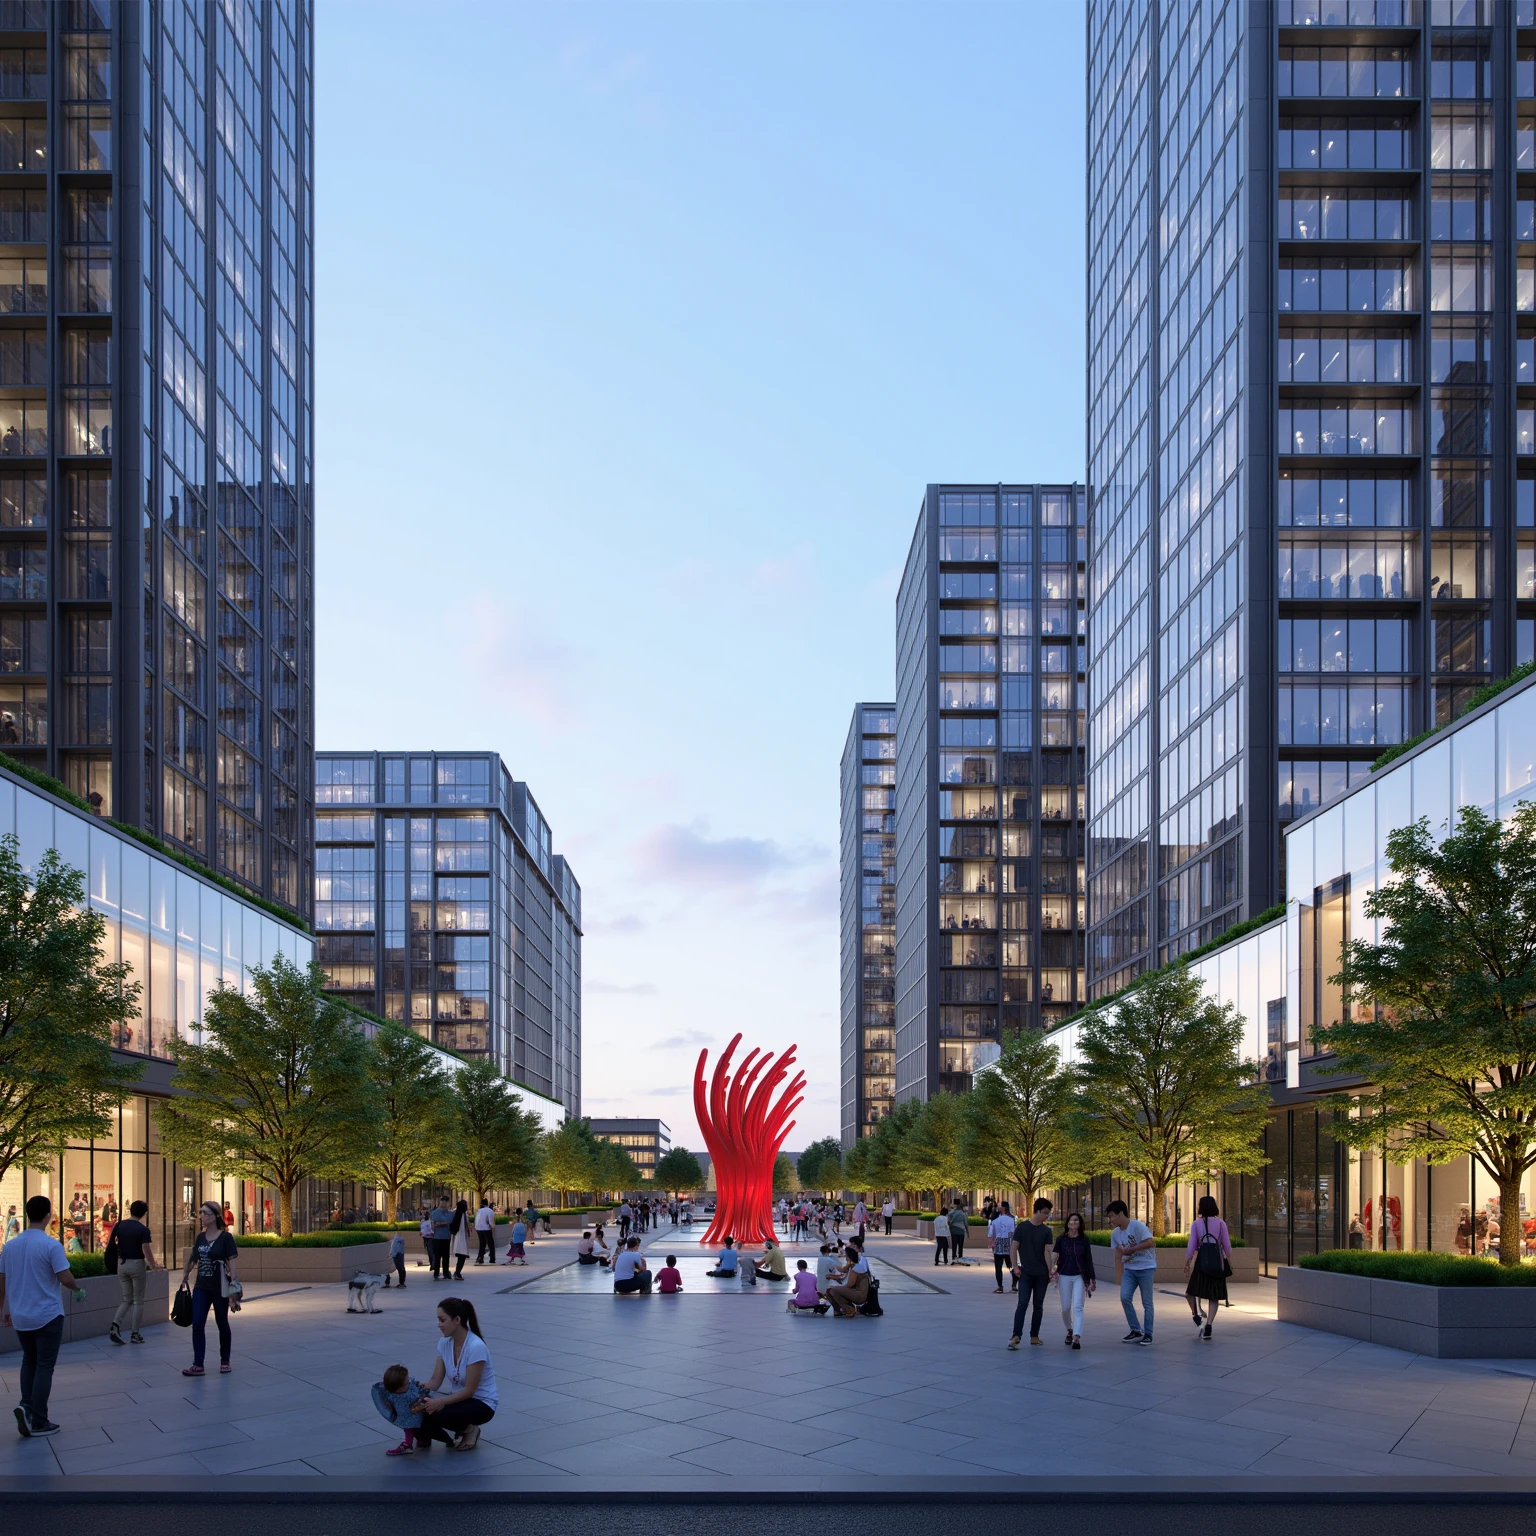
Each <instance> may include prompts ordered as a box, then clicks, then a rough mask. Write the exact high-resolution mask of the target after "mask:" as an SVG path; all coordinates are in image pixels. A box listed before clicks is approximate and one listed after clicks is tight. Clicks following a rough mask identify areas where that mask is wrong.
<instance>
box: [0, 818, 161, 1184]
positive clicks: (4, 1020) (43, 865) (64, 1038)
mask: <svg viewBox="0 0 1536 1536" xmlns="http://www.w3.org/2000/svg"><path fill="white" fill-rule="evenodd" d="M105 934H106V921H105V919H104V918H103V917H102V915H101V914H100V913H99V912H93V911H91V910H90V908H89V907H88V906H87V905H86V897H85V877H84V875H82V874H81V873H80V871H79V870H77V869H70V868H69V867H68V866H66V865H65V864H63V863H62V862H61V861H60V859H59V855H58V852H57V851H56V850H55V849H52V848H50V849H49V850H48V851H47V852H46V853H45V854H44V855H43V856H42V858H41V859H40V860H38V865H37V871H36V876H35V879H33V880H29V879H28V878H27V874H26V871H25V870H23V869H22V867H21V860H20V857H19V856H18V853H17V843H16V839H15V838H14V837H12V836H9V835H7V836H6V837H3V838H0V1178H3V1177H4V1176H5V1174H6V1173H7V1172H8V1171H9V1170H10V1169H11V1168H13V1167H17V1168H37V1169H44V1168H48V1167H52V1166H54V1165H55V1164H56V1162H57V1158H58V1152H59V1148H60V1147H61V1146H62V1145H63V1144H64V1143H65V1142H66V1141H86V1140H88V1139H89V1138H90V1137H92V1136H106V1135H107V1134H108V1133H109V1131H110V1129H111V1122H110V1119H109V1115H110V1112H111V1110H113V1109H114V1108H115V1107H116V1105H117V1103H118V1100H119V1098H120V1097H121V1095H122V1093H123V1091H124V1090H125V1089H126V1088H128V1087H130V1086H131V1085H132V1083H133V1082H134V1081H135V1080H136V1079H137V1078H138V1076H139V1073H140V1071H142V1070H143V1069H142V1068H138V1067H127V1066H120V1065H118V1064H117V1063H115V1062H114V1061H113V1060H112V1043H113V1041H114V1040H115V1039H117V1038H118V1035H119V1032H120V1031H121V1030H123V1029H124V1028H125V1027H126V1026H127V1025H128V1023H129V1022H130V1021H131V1020H132V1019H133V1018H134V1017H135V1015H136V1014H137V1013H138V1011H139V1010H138V1004H139V992H140V987H139V984H138V982H130V981H129V980H128V967H127V966H126V965H122V964H112V965H108V964H107V963H106V962H104V961H103V960H102V958H101V946H102V941H103V939H104V937H105Z"/></svg>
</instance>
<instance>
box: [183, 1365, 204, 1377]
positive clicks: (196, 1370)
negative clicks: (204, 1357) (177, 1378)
mask: <svg viewBox="0 0 1536 1536" xmlns="http://www.w3.org/2000/svg"><path fill="white" fill-rule="evenodd" d="M181 1374H182V1375H183V1376H201V1375H203V1368H202V1366H200V1365H189V1366H187V1367H186V1368H185V1369H184V1370H183V1371H182V1373H181Z"/></svg>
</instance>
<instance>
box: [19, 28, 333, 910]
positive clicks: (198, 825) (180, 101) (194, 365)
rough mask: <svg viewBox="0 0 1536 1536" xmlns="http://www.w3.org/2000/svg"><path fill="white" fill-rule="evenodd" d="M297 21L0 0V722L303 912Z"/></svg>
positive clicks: (308, 588)
mask: <svg viewBox="0 0 1536 1536" xmlns="http://www.w3.org/2000/svg"><path fill="white" fill-rule="evenodd" d="M312 23H313V18H312V8H311V6H310V5H309V4H308V3H306V0H227V3H220V4H216V5H215V4H205V3H199V0H145V3H143V4H137V5H120V4H111V3H108V0H57V3H51V4H50V3H40V0H5V3H4V4H0V171H3V172H4V176H3V180H4V186H3V187H0V750H3V751H5V752H7V753H10V754H12V755H14V756H15V757H17V758H19V759H21V760H22V761H24V762H26V763H28V764H30V765H31V766H33V767H36V768H41V769H44V770H46V771H48V772H50V773H52V774H54V775H56V776H57V777H58V778H60V779H63V780H64V781H65V782H66V783H67V784H68V785H69V786H70V787H71V788H72V789H74V790H75V791H76V792H77V793H79V794H81V795H83V796H85V797H86V798H88V799H89V800H90V801H91V803H92V804H93V805H94V806H96V807H97V808H98V810H99V811H100V812H101V813H102V814H103V815H109V816H112V817H114V818H116V819H118V820H121V821H124V822H128V823H131V824H132V825H134V826H137V827H141V828H143V829H146V830H148V831H150V832H154V833H157V834H159V835H160V836H161V837H163V838H165V839H166V840H167V841H168V842H170V843H171V844H173V845H174V846H176V847H177V848H179V849H180V850H182V851H184V852H186V853H190V854H192V855H194V856H195V857H196V858H197V859H199V860H201V861H202V862H203V863H205V864H208V865H211V866H212V867H213V868H214V869H215V870H217V871H218V872H219V873H221V874H223V875H225V876H228V877H231V878H233V879H235V880H237V881H239V882H240V883H241V884H242V885H244V886H245V887H247V888H248V889H250V890H251V891H252V892H254V893H257V894H259V895H261V896H263V897H266V898H268V899H270V900H273V901H276V902H279V903H281V904H282V905H283V906H285V907H287V908H290V909H291V910H293V911H295V912H299V913H307V912H308V910H309V901H310V888H311V883H312V882H311V879H310V872H309V846H310V834H309V825H310V819H311V804H310V796H311V788H310V784H309V774H310V760H311V751H312V742H313V727H312V711H313V675H314V669H313V655H312V641H311V635H312V610H313V590H312V588H313V582H312V555H311V549H312V517H311V503H310V486H311V483H312V478H313V476H312V469H313V451H314V444H313V437H314V433H313V410H312V400H313V391H314V385H313V366H312V335H313V325H312V305H311V299H312V292H313V284H312V273H313V256H312V250H313V243H312V234H313V215H312V199H311V187H312V154H311V137H312V132H311V130H312V121H313V118H312V105H311V102H312V87H311V80H312V53H313V24H312Z"/></svg>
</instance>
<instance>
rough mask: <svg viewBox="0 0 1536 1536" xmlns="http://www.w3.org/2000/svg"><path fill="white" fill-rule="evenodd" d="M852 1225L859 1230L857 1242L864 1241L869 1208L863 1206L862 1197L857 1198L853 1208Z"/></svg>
mask: <svg viewBox="0 0 1536 1536" xmlns="http://www.w3.org/2000/svg"><path fill="white" fill-rule="evenodd" d="M853 1224H854V1225H855V1226H856V1227H857V1228H858V1229H859V1241H860V1242H861V1243H862V1242H863V1241H864V1228H865V1227H866V1226H867V1225H868V1224H869V1207H868V1206H867V1205H865V1204H864V1197H863V1196H862V1195H860V1196H859V1198H858V1201H857V1203H856V1204H855V1205H854V1207H853Z"/></svg>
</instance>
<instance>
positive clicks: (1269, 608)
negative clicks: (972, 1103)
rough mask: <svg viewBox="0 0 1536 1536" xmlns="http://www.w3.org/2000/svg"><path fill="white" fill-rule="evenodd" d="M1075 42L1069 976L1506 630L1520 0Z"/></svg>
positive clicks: (1098, 988) (1534, 554)
mask: <svg viewBox="0 0 1536 1536" xmlns="http://www.w3.org/2000/svg"><path fill="white" fill-rule="evenodd" d="M1088 61H1089V62H1088V117H1089V132H1088V153H1089V167H1088V207H1089V212H1088V252H1089V290H1088V309H1089V318H1088V357H1089V378H1088V408H1089V484H1090V488H1091V498H1092V512H1091V518H1090V526H1091V548H1090V565H1089V584H1090V607H1091V611H1092V613H1093V626H1092V650H1093V655H1092V663H1091V672H1090V682H1091V688H1090V693H1091V697H1092V700H1093V708H1094V715H1093V719H1092V748H1093V750H1092V762H1093V770H1092V779H1091V793H1090V802H1091V805H1092V808H1093V811H1092V818H1091V823H1090V831H1089V853H1088V858H1089V885H1090V902H1091V915H1092V938H1091V943H1090V951H1089V964H1090V968H1091V977H1092V982H1093V986H1094V989H1095V992H1096V993H1097V994H1099V995H1103V994H1105V993H1107V992H1110V991H1113V990H1114V989H1115V988H1117V987H1119V986H1120V985H1123V984H1124V982H1125V981H1127V980H1128V979H1129V978H1130V977H1131V976H1133V975H1134V974H1136V972H1137V971H1139V970H1141V969H1144V968H1146V967H1147V966H1149V965H1155V964H1159V963H1162V962H1164V961H1166V960H1168V959H1170V958H1172V957H1173V956H1175V955H1178V954H1180V953H1183V952H1186V951H1187V950H1189V949H1191V948H1193V947H1195V946H1196V945H1198V944H1200V943H1202V942H1204V941H1205V940H1207V939H1210V938H1212V937H1215V936H1217V935H1218V934H1220V933H1221V932H1222V931H1224V930H1225V929H1226V928H1227V927H1229V926H1230V925H1231V924H1232V923H1233V922H1234V921H1237V920H1239V919H1241V918H1244V917H1249V916H1253V915H1254V914H1256V913H1258V912H1259V911H1262V910H1263V909H1265V908H1267V907H1268V906H1270V905H1271V904H1273V903H1275V902H1277V901H1279V900H1280V899H1281V896H1282V889H1283V878H1284V872H1283V870H1282V868H1281V856H1280V830H1281V828H1282V826H1283V824H1284V823H1285V822H1286V821H1288V820H1289V819H1290V818H1291V817H1293V816H1296V815H1301V814H1305V813H1306V812H1307V811H1308V810H1310V809H1312V808H1313V807H1315V806H1316V805H1318V804H1319V803H1321V802H1322V801H1325V800H1328V799H1330V798H1332V797H1333V796H1334V795H1336V794H1339V793H1341V792H1342V791H1343V790H1344V789H1345V788H1346V787H1347V786H1348V785H1349V784H1350V783H1352V782H1358V780H1359V779H1360V777H1361V776H1362V775H1363V774H1366V773H1368V772H1369V771H1370V765H1371V763H1372V761H1373V760H1374V759H1375V758H1376V756H1377V755H1378V754H1379V753H1380V752H1381V750H1382V749H1383V748H1384V747H1388V746H1391V745H1393V744H1395V743H1397V742H1400V741H1403V740H1405V739H1406V738H1408V737H1409V736H1412V735H1414V734H1415V733H1416V732H1418V731H1421V730H1424V729H1426V728H1428V727H1430V726H1433V725H1437V724H1442V723H1444V722H1445V721H1447V720H1449V719H1451V718H1453V717H1454V715H1455V714H1456V713H1457V712H1458V711H1459V710H1460V709H1461V708H1462V707H1463V706H1464V704H1465V702H1466V700H1467V698H1468V697H1469V696H1470V694H1471V693H1472V692H1473V691H1474V690H1475V689H1476V688H1477V687H1478V686H1479V685H1480V684H1481V683H1483V682H1485V681H1487V680H1488V679H1490V678H1491V677H1493V676H1497V675H1499V674H1501V673H1504V672H1506V671H1508V670H1509V669H1510V667H1511V666H1513V665H1515V664H1516V663H1518V662H1519V661H1522V660H1525V659H1529V658H1530V657H1531V656H1532V654H1533V650H1536V606H1530V605H1531V603H1532V600H1533V599H1536V493H1533V488H1536V478H1533V477H1536V460H1533V459H1528V458H1525V457H1523V455H1524V454H1526V453H1528V452H1532V451H1536V427H1533V426H1532V423H1533V421H1536V394H1532V396H1531V399H1530V400H1529V401H1528V400H1527V399H1526V395H1527V393H1528V392H1529V391H1531V390H1532V389H1536V366H1533V365H1532V364H1531V362H1530V359H1531V358H1532V357H1533V356H1536V323H1532V324H1528V323H1527V322H1528V317H1532V316H1536V5H1533V4H1532V3H1531V0H1516V3H1512V4H1503V3H1501V4H1497V5H1495V4H1493V3H1491V0H1428V3H1424V4H1420V3H1417V0H1276V3H1274V4H1264V5H1253V4H1248V3H1245V0H1226V3H1224V4H1222V3H1209V0H1208V3H1205V4H1200V5H1191V4H1174V3H1161V0H1115V3H1109V0H1091V3H1090V6H1089V11H1088ZM1527 181H1530V182H1531V185H1530V186H1527V185H1526V183H1527ZM1528 331H1529V334H1527V332H1528ZM1527 529H1529V530H1531V531H1530V532H1527V531H1526V530H1527Z"/></svg>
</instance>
